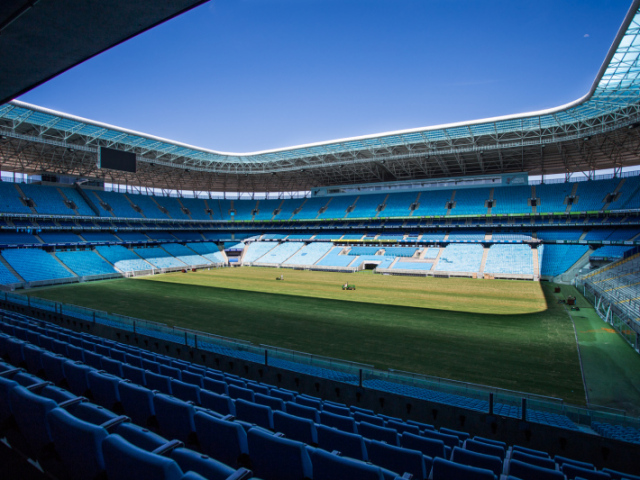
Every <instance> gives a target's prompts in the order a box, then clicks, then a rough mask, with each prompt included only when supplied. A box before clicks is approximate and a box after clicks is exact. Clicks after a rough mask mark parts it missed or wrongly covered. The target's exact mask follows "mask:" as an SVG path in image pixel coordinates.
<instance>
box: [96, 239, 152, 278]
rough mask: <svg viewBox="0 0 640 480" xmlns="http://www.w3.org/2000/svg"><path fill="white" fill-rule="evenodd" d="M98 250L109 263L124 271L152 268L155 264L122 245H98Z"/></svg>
mask: <svg viewBox="0 0 640 480" xmlns="http://www.w3.org/2000/svg"><path fill="white" fill-rule="evenodd" d="M96 251H97V252H98V253H99V254H100V255H102V257H104V258H105V259H106V260H107V261H108V262H109V263H111V264H112V265H113V266H114V267H116V268H117V269H118V270H120V271H122V272H131V271H141V270H152V269H153V266H152V265H151V264H149V263H147V262H145V261H144V260H143V259H142V258H140V257H139V256H138V255H136V254H135V253H134V252H132V251H131V250H127V249H126V248H124V247H122V246H120V245H112V246H98V247H96Z"/></svg>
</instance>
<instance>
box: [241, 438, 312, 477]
mask: <svg viewBox="0 0 640 480" xmlns="http://www.w3.org/2000/svg"><path fill="white" fill-rule="evenodd" d="M247 441H248V443H249V455H250V457H251V467H252V469H253V471H254V472H255V474H256V475H257V476H259V477H261V478H263V479H264V480H302V479H306V478H309V479H310V478H313V469H312V464H311V458H310V457H309V452H308V451H307V448H306V446H305V444H304V443H302V442H296V441H294V440H289V439H286V438H281V437H278V436H276V435H271V434H269V433H267V432H265V431H263V430H261V429H258V428H252V429H251V430H249V432H248V433H247Z"/></svg>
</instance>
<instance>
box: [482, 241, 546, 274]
mask: <svg viewBox="0 0 640 480" xmlns="http://www.w3.org/2000/svg"><path fill="white" fill-rule="evenodd" d="M484 272H485V273H490V274H494V275H495V274H505V273H506V274H514V275H533V274H534V271H533V255H532V253H531V247H529V245H523V244H518V245H493V246H492V247H491V248H489V253H488V254H487V261H486V263H485V267H484Z"/></svg>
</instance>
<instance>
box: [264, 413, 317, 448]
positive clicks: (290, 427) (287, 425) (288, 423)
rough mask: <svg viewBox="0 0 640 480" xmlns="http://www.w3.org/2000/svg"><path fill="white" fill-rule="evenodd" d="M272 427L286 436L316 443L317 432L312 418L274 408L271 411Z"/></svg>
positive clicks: (308, 443)
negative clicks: (273, 410) (297, 415)
mask: <svg viewBox="0 0 640 480" xmlns="http://www.w3.org/2000/svg"><path fill="white" fill-rule="evenodd" d="M273 429H274V430H275V431H276V432H281V433H284V434H285V435H286V436H287V438H291V439H293V440H297V441H299V442H304V443H306V444H307V445H312V444H317V443H318V434H317V432H316V426H315V424H314V423H313V420H310V419H308V418H300V417H296V416H294V415H290V414H288V413H285V412H281V411H278V410H276V411H275V412H273Z"/></svg>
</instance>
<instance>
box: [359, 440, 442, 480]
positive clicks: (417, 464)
mask: <svg viewBox="0 0 640 480" xmlns="http://www.w3.org/2000/svg"><path fill="white" fill-rule="evenodd" d="M367 453H368V456H369V461H370V462H371V463H373V464H374V465H378V466H379V467H383V468H386V469H388V470H391V471H393V472H397V473H399V474H400V475H402V474H403V473H410V474H411V475H413V477H414V478H416V479H420V478H422V479H425V478H427V476H428V475H429V472H430V471H431V464H432V459H431V457H428V456H426V455H423V454H422V452H420V451H418V450H410V449H408V448H402V447H396V446H395V445H387V444H386V443H384V442H377V441H372V442H370V443H369V444H368V445H367Z"/></svg>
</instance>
